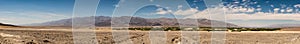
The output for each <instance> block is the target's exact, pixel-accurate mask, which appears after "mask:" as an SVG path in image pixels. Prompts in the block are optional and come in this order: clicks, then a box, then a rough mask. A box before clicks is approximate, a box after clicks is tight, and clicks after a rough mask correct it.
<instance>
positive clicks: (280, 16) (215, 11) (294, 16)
mask: <svg viewBox="0 0 300 44" xmlns="http://www.w3.org/2000/svg"><path fill="white" fill-rule="evenodd" d="M275 10H277V9H275ZM208 11H210V12H211V13H209V12H208ZM224 11H229V12H226V14H225V17H226V19H227V20H256V19H270V20H271V19H272V20H274V19H275V20H298V21H300V14H299V13H290V14H285V13H264V12H256V13H254V14H247V13H236V12H237V9H233V10H232V8H208V9H206V10H204V11H200V12H198V13H196V14H193V15H191V16H188V17H186V18H195V16H196V18H206V19H211V17H213V16H212V15H223V14H224ZM239 12H240V11H239ZM212 20H217V19H212Z"/></svg>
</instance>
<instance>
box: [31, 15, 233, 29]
mask: <svg viewBox="0 0 300 44" xmlns="http://www.w3.org/2000/svg"><path fill="white" fill-rule="evenodd" d="M91 18H93V17H78V18H74V19H76V21H77V22H76V25H78V24H79V25H84V24H86V23H84V22H88V21H91V20H90V19H91ZM112 19H114V21H115V22H112V23H111V21H112ZM129 19H131V21H128V22H126V20H129ZM179 20H180V21H182V22H183V23H182V24H181V25H185V26H196V25H198V26H201V27H210V26H211V22H219V23H225V22H220V21H214V20H209V19H197V21H198V24H195V23H193V22H191V21H194V20H195V19H179ZM127 23H129V25H130V26H179V23H178V22H177V19H175V18H141V17H132V18H130V16H122V17H107V16H96V17H95V26H98V27H107V26H111V25H113V26H124V25H125V24H127ZM226 24H227V26H228V27H236V26H237V25H234V24H230V23H226ZM29 26H72V19H62V20H58V21H50V22H45V23H36V24H30V25H29Z"/></svg>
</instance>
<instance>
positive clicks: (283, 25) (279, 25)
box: [266, 24, 300, 28]
mask: <svg viewBox="0 0 300 44" xmlns="http://www.w3.org/2000/svg"><path fill="white" fill-rule="evenodd" d="M266 27H273V28H285V27H300V24H274V25H269V26H266Z"/></svg>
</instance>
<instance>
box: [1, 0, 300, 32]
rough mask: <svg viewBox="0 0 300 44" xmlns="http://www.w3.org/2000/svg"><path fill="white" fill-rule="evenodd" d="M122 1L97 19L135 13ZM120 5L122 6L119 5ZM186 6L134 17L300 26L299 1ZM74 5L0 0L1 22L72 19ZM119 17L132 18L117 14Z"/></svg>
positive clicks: (103, 8) (104, 2)
mask: <svg viewBox="0 0 300 44" xmlns="http://www.w3.org/2000/svg"><path fill="white" fill-rule="evenodd" d="M122 1H124V2H126V1H127V2H130V1H128V0H100V2H99V4H98V7H97V11H96V12H97V14H96V15H97V16H113V15H112V14H113V13H114V12H118V11H115V9H116V8H122V7H127V8H129V9H131V8H134V7H135V5H130V6H128V5H126V4H123V3H122ZM145 1H157V0H145ZM119 2H120V3H122V4H118V3H119ZM165 2H168V3H165V4H175V5H176V3H172V1H165ZM173 2H175V1H173ZM186 2H187V3H188V5H176V7H163V6H160V5H148V6H144V7H142V8H140V9H139V10H136V13H134V16H137V17H144V18H160V17H167V18H175V16H176V17H180V18H206V19H210V17H209V16H210V15H211V14H212V13H213V14H218V13H220V14H224V15H225V17H226V22H229V23H233V24H236V25H239V26H247V27H259V26H268V25H273V24H300V23H298V22H300V1H298V0H222V2H221V3H220V5H218V6H217V7H214V8H211V7H206V6H207V4H205V1H204V0H186ZM74 3H75V0H0V15H1V16H0V22H2V23H8V24H30V23H42V22H47V21H55V20H60V19H67V18H71V17H72V12H73V8H74V7H73V6H74ZM131 3H137V2H131ZM140 3H141V2H140ZM143 3H146V2H143ZM178 3H184V2H178ZM137 5H139V4H136V6H137ZM182 6H184V7H182ZM186 6H189V7H186ZM169 8H178V9H169ZM184 8H185V9H184ZM126 11H135V10H126ZM211 12H212V13H211ZM224 12H225V13H224ZM125 13H126V12H125ZM126 14H130V13H126ZM115 16H128V15H121V14H120V15H118V14H116V15H115ZM82 17H85V16H82ZM212 20H215V19H212Z"/></svg>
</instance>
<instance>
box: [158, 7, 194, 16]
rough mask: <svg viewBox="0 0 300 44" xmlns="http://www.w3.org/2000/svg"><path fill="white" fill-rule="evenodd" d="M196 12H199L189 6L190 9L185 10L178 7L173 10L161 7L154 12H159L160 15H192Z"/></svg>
mask: <svg viewBox="0 0 300 44" xmlns="http://www.w3.org/2000/svg"><path fill="white" fill-rule="evenodd" d="M197 12H199V11H198V10H197V9H195V8H190V9H187V10H182V9H179V10H177V11H174V12H173V11H172V10H163V8H158V9H157V12H156V14H161V15H164V14H174V15H193V14H195V13H197Z"/></svg>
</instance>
